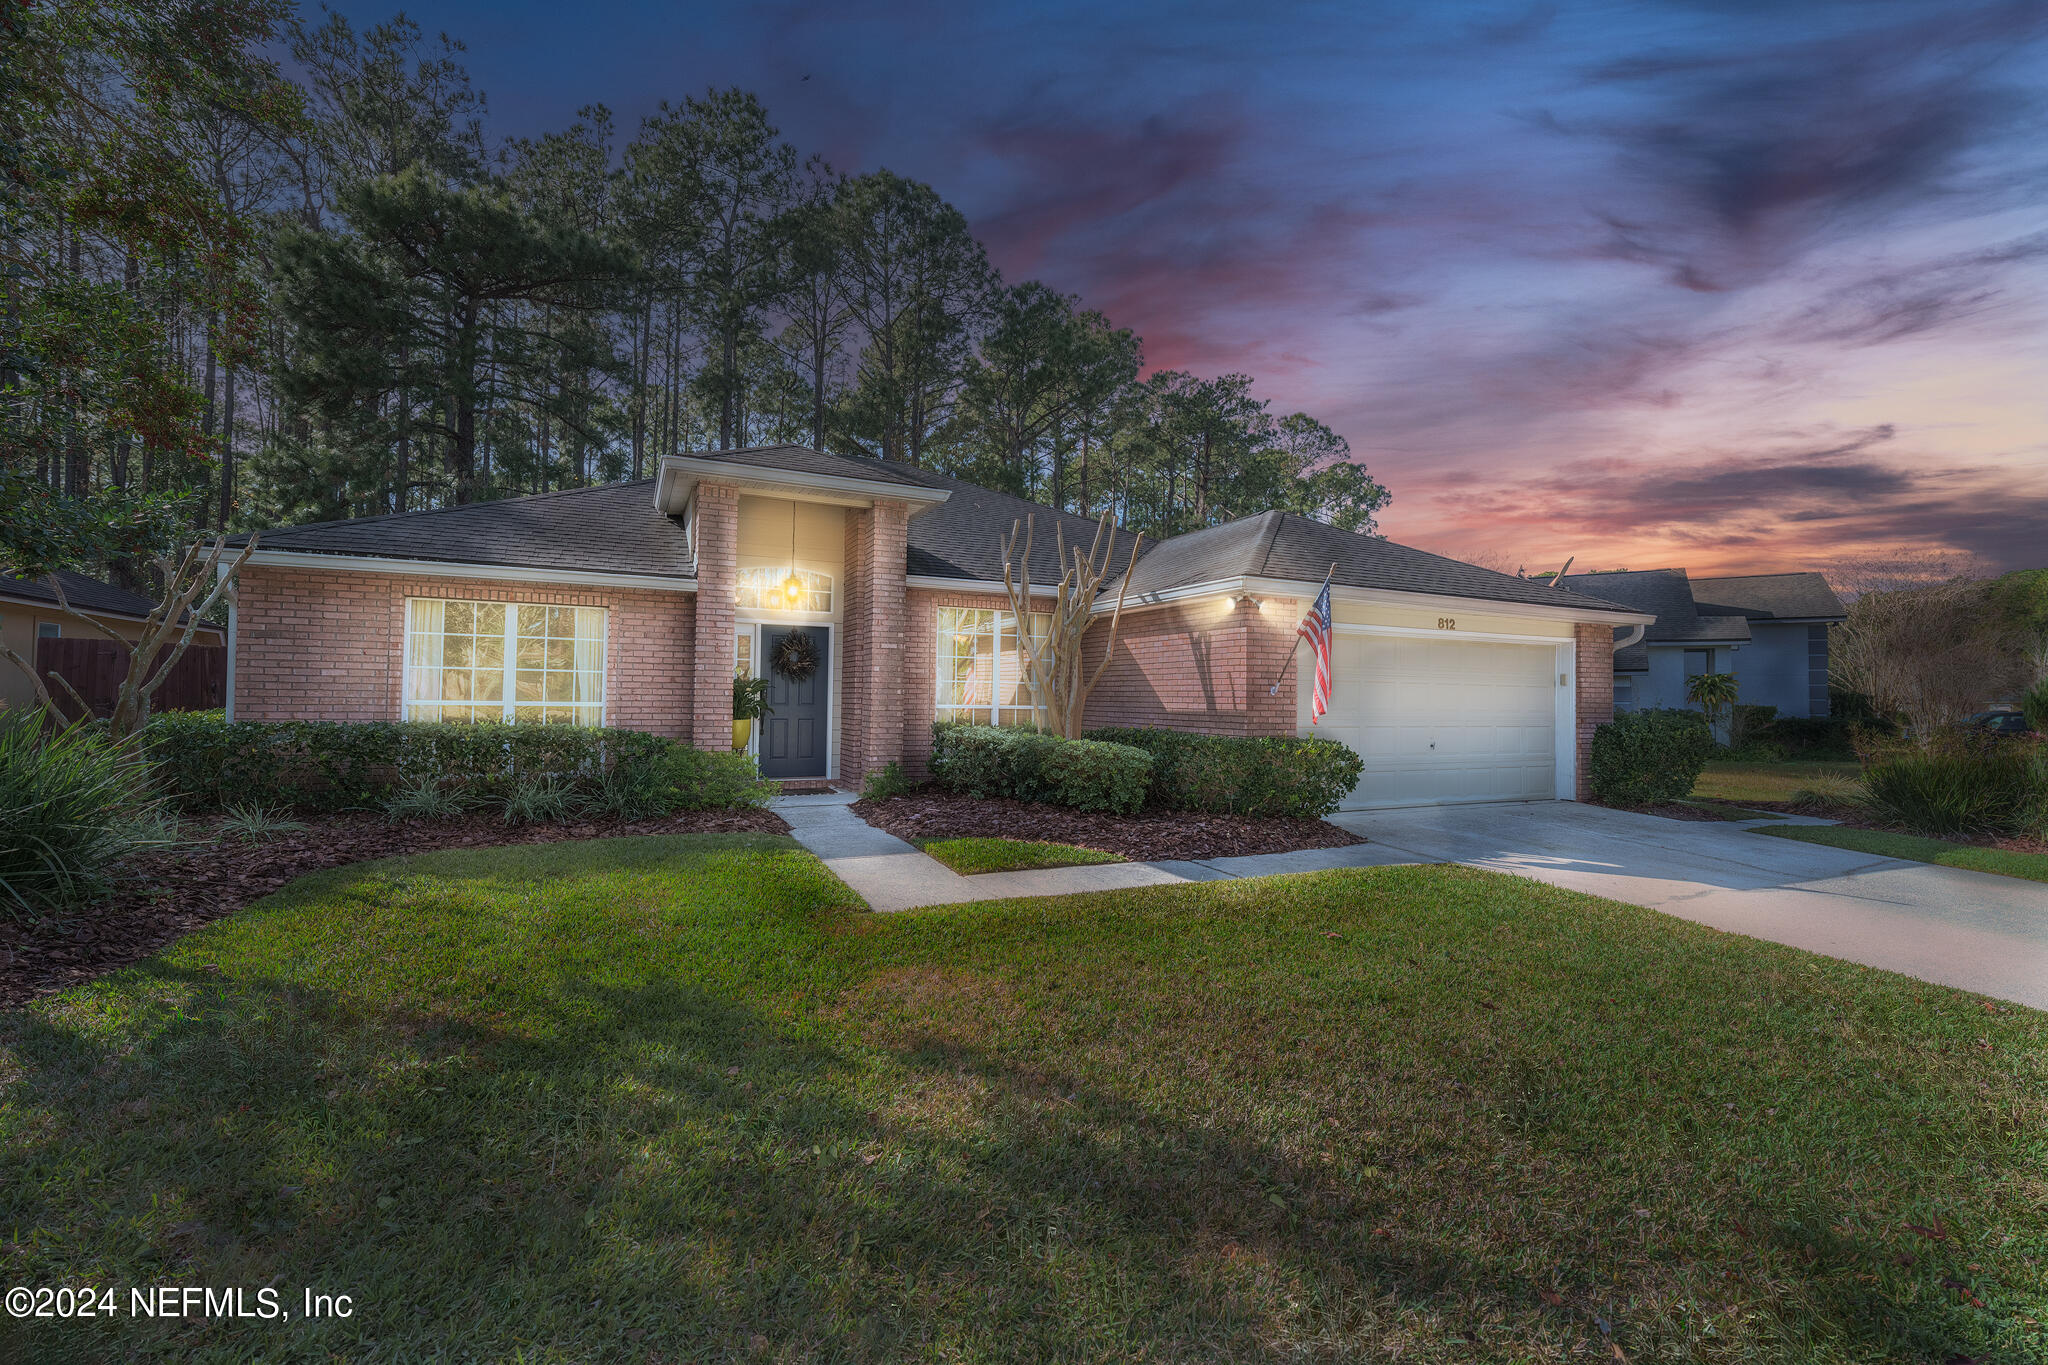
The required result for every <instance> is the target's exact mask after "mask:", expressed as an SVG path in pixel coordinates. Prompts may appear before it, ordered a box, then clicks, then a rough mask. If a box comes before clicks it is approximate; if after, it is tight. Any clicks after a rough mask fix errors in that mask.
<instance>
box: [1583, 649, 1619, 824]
mask: <svg viewBox="0 0 2048 1365" xmlns="http://www.w3.org/2000/svg"><path fill="white" fill-rule="evenodd" d="M1576 634H1577V636H1578V661H1577V668H1578V680H1579V695H1578V718H1579V736H1578V739H1579V744H1578V764H1577V769H1578V771H1577V778H1578V783H1577V786H1578V799H1579V800H1581V801H1590V800H1592V799H1593V783H1592V778H1591V773H1592V762H1593V732H1594V731H1595V730H1597V729H1599V728H1600V727H1601V726H1603V725H1605V724H1606V723H1607V722H1608V721H1610V720H1613V719H1614V627H1612V626H1602V625H1589V624H1586V623H1584V622H1581V623H1580V624H1579V626H1578V627H1577V628H1576Z"/></svg>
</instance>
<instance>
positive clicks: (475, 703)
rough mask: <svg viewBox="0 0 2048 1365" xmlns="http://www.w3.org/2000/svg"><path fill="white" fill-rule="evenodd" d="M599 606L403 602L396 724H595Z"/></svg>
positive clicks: (599, 696) (600, 693)
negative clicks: (399, 719)
mask: <svg viewBox="0 0 2048 1365" xmlns="http://www.w3.org/2000/svg"><path fill="white" fill-rule="evenodd" d="M604 643H605V614H604V610H603V608H601V607H549V606H539V605H526V604H519V603H507V602H449V601H443V600H439V599H429V598H415V599H413V600H411V601H409V602H408V603H406V632H405V718H406V719H407V720H446V721H479V720H497V721H513V722H517V723H519V724H522V725H602V724H603V723H604Z"/></svg>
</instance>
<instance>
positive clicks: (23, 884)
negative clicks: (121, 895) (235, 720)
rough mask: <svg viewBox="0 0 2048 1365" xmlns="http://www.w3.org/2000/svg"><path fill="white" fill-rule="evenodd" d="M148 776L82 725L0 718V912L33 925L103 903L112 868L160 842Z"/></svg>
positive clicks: (33, 715) (21, 716)
mask: <svg viewBox="0 0 2048 1365" xmlns="http://www.w3.org/2000/svg"><path fill="white" fill-rule="evenodd" d="M155 804H156V803H155V801H154V800H153V799H152V798H151V796H150V794H149V788H148V769H147V766H146V764H145V763H144V761H143V760H142V759H140V758H139V757H137V755H136V754H135V752H134V751H133V750H132V749H130V748H127V747H125V746H122V745H119V744H116V743H114V742H113V741H112V740H110V739H108V738H106V737H105V736H104V735H103V734H102V733H101V732H100V729H99V727H97V726H95V725H92V724H89V723H88V724H79V725H71V726H67V727H65V728H63V729H51V728H49V727H48V726H47V725H46V724H45V722H44V719H43V713H42V712H40V711H32V710H28V709H21V710H15V711H10V712H7V713H5V714H0V911H4V912H5V913H7V914H9V915H12V916H13V917H15V918H17V919H36V918H39V917H40V916H41V915H43V914H44V913H46V912H48V911H51V910H58V909H64V908H66V907H69V906H74V905H79V904H83V903H85V902H88V901H91V900H93V899H95V898H97V897H99V896H102V895H104V894H106V892H107V890H108V889H109V881H110V874H111V872H112V870H113V867H114V865H115V864H116V863H118V862H119V861H120V860H121V859H122V858H124V857H126V856H128V855H129V854H130V853H133V852H135V851H137V850H138V849H141V848H144V847H148V846H151V845H152V844H155V843H158V842H162V840H163V839H164V837H166V836H164V835H163V834H162V831H161V829H160V828H159V826H158V824H157V823H156V822H154V821H152V819H151V815H152V812H153V810H154V807H155Z"/></svg>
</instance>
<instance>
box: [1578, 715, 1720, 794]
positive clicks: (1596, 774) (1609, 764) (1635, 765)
mask: <svg viewBox="0 0 2048 1365" xmlns="http://www.w3.org/2000/svg"><path fill="white" fill-rule="evenodd" d="M1713 752H1714V736H1713V733H1712V731H1710V730H1709V729H1708V728H1707V722H1706V718H1705V717H1704V716H1702V715H1700V713H1699V712H1697V711H1681V710H1647V711H1624V712H1623V713H1621V714H1620V715H1618V716H1616V717H1615V718H1614V719H1613V720H1611V721H1609V722H1608V723H1607V724H1605V725H1603V726H1601V727H1600V728H1599V729H1598V730H1595V731H1594V732H1593V745H1592V758H1591V763H1590V765H1589V768H1588V776H1589V778H1590V779H1591V782H1592V787H1593V795H1594V797H1595V798H1596V799H1598V800H1599V801H1601V802H1603V803H1605V804H1606V805H1610V806H1650V805H1656V804H1658V803H1660V802H1664V801H1679V800H1683V799H1684V798H1685V797H1687V796H1690V795H1691V794H1692V788H1693V784H1694V783H1695V782H1697V781H1699V776H1700V772H1701V770H1703V769H1704V768H1705V767H1706V766H1707V759H1708V758H1709V757H1711V756H1712V755H1713Z"/></svg>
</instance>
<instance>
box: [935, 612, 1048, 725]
mask: <svg viewBox="0 0 2048 1365" xmlns="http://www.w3.org/2000/svg"><path fill="white" fill-rule="evenodd" d="M1051 623H1052V617H1051V616H1049V615H1048V614H1047V613H1045V612H1042V611H1034V612H1032V613H1031V625H1030V631H1031V639H1032V640H1033V641H1034V642H1035V641H1043V640H1044V639H1045V635H1046V631H1047V630H1048V629H1050V627H1051ZM938 629H939V648H938V674H939V675H938V694H937V700H938V708H937V715H938V718H939V719H940V720H964V721H972V722H974V723H975V724H977V725H1039V724H1042V723H1043V722H1044V720H1045V708H1044V707H1042V706H1040V707H1034V706H1033V705H1032V704H1031V687H1030V684H1029V682H1028V681H1027V673H1028V671H1029V669H1030V661H1029V658H1028V656H1027V655H1026V653H1025V651H1024V647H1023V644H1022V643H1021V642H1020V641H1019V639H1018V637H1017V628H1016V618H1015V617H1014V616H1012V615H1011V614H1010V613H1009V612H1006V611H995V610H992V609H989V608H977V607H940V608H939V620H938Z"/></svg>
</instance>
